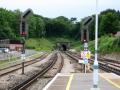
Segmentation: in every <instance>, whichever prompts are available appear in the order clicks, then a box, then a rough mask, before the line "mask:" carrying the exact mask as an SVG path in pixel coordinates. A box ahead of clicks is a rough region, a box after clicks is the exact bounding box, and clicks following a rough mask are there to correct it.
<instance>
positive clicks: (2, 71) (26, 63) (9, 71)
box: [0, 53, 47, 76]
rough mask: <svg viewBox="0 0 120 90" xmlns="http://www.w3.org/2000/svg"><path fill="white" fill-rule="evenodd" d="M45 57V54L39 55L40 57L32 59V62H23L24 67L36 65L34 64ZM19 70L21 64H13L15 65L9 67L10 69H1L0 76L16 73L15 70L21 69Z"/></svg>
mask: <svg viewBox="0 0 120 90" xmlns="http://www.w3.org/2000/svg"><path fill="white" fill-rule="evenodd" d="M46 56H47V54H46V53H45V54H43V55H41V56H40V57H38V58H35V59H33V60H29V61H25V62H24V66H25V67H27V66H29V65H31V64H34V63H36V62H39V61H41V60H42V59H44V58H45V57H46ZM21 68H22V64H21V63H18V64H15V65H12V66H10V67H7V68H4V69H1V70H0V76H3V75H6V74H9V73H12V72H14V71H17V70H19V69H21Z"/></svg>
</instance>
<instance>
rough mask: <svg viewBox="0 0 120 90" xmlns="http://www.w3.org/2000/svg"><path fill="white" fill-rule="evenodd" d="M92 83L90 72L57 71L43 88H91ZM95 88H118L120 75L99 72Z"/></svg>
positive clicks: (119, 88) (80, 89)
mask: <svg viewBox="0 0 120 90" xmlns="http://www.w3.org/2000/svg"><path fill="white" fill-rule="evenodd" d="M92 85H93V74H92V73H87V74H84V73H73V74H63V73H58V74H57V75H56V76H55V77H54V78H53V80H52V81H50V83H48V85H47V86H46V87H45V88H44V89H43V90H92ZM97 90H120V76H117V75H115V74H113V73H100V74H99V88H98V89H97Z"/></svg>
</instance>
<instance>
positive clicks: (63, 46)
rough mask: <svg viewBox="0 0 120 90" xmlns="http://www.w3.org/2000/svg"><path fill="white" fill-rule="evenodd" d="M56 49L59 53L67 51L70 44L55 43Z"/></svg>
mask: <svg viewBox="0 0 120 90" xmlns="http://www.w3.org/2000/svg"><path fill="white" fill-rule="evenodd" d="M56 48H57V49H58V50H60V51H67V50H69V49H70V42H57V44H56Z"/></svg>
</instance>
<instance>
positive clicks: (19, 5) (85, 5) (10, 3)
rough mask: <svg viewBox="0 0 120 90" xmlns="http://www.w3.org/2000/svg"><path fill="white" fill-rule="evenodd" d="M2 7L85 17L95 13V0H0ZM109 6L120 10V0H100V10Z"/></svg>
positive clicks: (52, 14)
mask: <svg viewBox="0 0 120 90" xmlns="http://www.w3.org/2000/svg"><path fill="white" fill-rule="evenodd" d="M0 7H2V8H6V9H8V10H16V9H20V10H21V11H25V10H26V9H27V8H31V9H33V12H34V13H36V14H39V15H42V16H45V17H50V18H54V17H57V16H66V17H68V18H71V17H77V18H78V19H81V18H84V17H85V16H89V15H92V14H94V13H95V0H0ZM108 8H111V9H115V10H120V0H99V12H100V11H103V10H106V9H108Z"/></svg>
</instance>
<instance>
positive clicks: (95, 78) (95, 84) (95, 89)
mask: <svg viewBox="0 0 120 90" xmlns="http://www.w3.org/2000/svg"><path fill="white" fill-rule="evenodd" d="M97 51H98V0H96V17H95V61H94V65H93V69H94V70H93V88H92V89H91V90H99V88H98V82H99V80H98V60H97Z"/></svg>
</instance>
